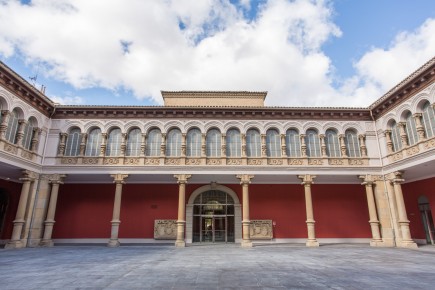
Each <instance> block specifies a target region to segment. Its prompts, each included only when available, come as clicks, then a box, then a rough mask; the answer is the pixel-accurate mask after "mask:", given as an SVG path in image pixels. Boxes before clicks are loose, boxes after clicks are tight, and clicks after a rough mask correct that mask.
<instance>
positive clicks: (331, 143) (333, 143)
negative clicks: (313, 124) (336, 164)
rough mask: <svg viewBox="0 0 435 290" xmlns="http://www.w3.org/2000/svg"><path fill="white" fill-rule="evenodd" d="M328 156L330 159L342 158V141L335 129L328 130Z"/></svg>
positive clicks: (326, 142) (326, 138) (326, 140)
mask: <svg viewBox="0 0 435 290" xmlns="http://www.w3.org/2000/svg"><path fill="white" fill-rule="evenodd" d="M325 144H326V154H327V155H328V157H340V156H341V152H340V141H339V140H338V135H337V132H336V131H335V130H333V129H328V130H326V133H325Z"/></svg>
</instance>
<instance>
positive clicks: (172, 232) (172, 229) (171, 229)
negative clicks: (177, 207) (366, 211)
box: [154, 220, 177, 240]
mask: <svg viewBox="0 0 435 290" xmlns="http://www.w3.org/2000/svg"><path fill="white" fill-rule="evenodd" d="M176 238H177V220H154V239H155V240H175V239H176Z"/></svg>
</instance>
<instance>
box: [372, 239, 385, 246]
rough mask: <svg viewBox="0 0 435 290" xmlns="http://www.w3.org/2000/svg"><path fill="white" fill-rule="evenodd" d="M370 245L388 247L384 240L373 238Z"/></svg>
mask: <svg viewBox="0 0 435 290" xmlns="http://www.w3.org/2000/svg"><path fill="white" fill-rule="evenodd" d="M370 247H386V245H385V243H384V242H383V241H382V240H371V241H370Z"/></svg>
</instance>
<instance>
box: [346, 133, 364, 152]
mask: <svg viewBox="0 0 435 290" xmlns="http://www.w3.org/2000/svg"><path fill="white" fill-rule="evenodd" d="M344 141H345V143H346V151H347V156H349V157H361V151H360V147H359V140H358V135H357V134H356V132H355V130H352V129H348V130H346V133H345V139H344Z"/></svg>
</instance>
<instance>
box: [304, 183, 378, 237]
mask: <svg viewBox="0 0 435 290" xmlns="http://www.w3.org/2000/svg"><path fill="white" fill-rule="evenodd" d="M311 191H312V198H313V208H314V220H315V221H316V224H315V226H316V236H317V237H318V238H370V237H371V231H370V224H369V210H368V206H367V197H366V193H365V188H364V186H362V185H359V184H340V185H333V184H313V185H312V188H311Z"/></svg>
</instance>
